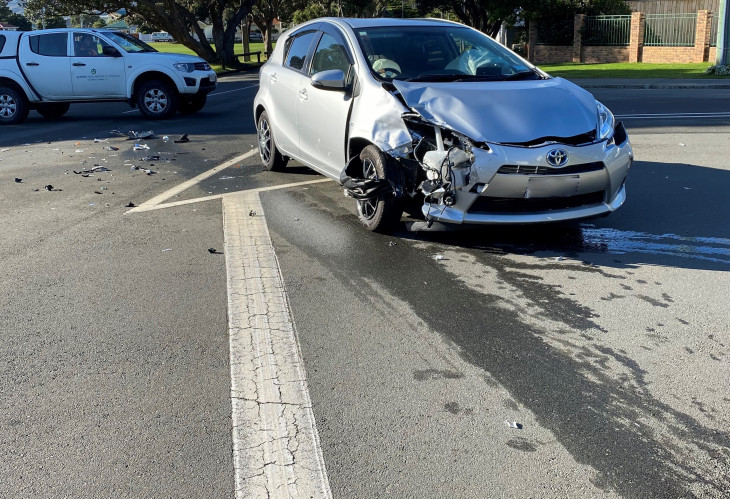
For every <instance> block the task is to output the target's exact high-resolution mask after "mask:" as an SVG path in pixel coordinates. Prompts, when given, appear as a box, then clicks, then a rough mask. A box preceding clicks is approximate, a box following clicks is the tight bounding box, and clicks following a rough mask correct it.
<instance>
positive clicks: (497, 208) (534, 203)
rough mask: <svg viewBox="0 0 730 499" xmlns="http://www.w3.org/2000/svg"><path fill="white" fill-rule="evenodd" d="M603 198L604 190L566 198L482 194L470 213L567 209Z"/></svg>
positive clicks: (589, 203) (591, 203)
mask: <svg viewBox="0 0 730 499" xmlns="http://www.w3.org/2000/svg"><path fill="white" fill-rule="evenodd" d="M603 198H604V195H603V191H596V192H591V193H588V194H579V195H577V196H570V197H566V198H495V197H489V196H481V197H480V198H478V199H477V200H476V201H475V202H474V204H473V205H471V208H469V213H495V212H499V213H510V212H519V213H526V212H540V211H550V210H565V209H568V208H579V207H581V206H590V205H595V204H599V203H603Z"/></svg>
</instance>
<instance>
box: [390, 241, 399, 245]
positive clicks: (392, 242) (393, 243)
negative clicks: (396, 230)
mask: <svg viewBox="0 0 730 499" xmlns="http://www.w3.org/2000/svg"><path fill="white" fill-rule="evenodd" d="M397 244H398V243H396V242H395V241H389V242H388V246H396V245H397Z"/></svg>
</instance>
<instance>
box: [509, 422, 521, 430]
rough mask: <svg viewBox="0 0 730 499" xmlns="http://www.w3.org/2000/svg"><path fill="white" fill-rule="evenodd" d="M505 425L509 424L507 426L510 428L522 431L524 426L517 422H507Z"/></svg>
mask: <svg viewBox="0 0 730 499" xmlns="http://www.w3.org/2000/svg"><path fill="white" fill-rule="evenodd" d="M505 423H506V424H507V426H509V427H510V428H513V429H515V430H521V429H522V424H520V423H518V422H516V421H505Z"/></svg>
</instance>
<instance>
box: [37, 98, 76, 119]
mask: <svg viewBox="0 0 730 499" xmlns="http://www.w3.org/2000/svg"><path fill="white" fill-rule="evenodd" d="M70 107H71V104H69V103H68V102H53V103H51V104H38V106H37V107H36V111H38V114H40V115H41V116H43V117H44V118H47V119H49V120H57V119H58V118H60V117H61V116H63V115H64V114H66V113H67V112H68V109H69V108H70Z"/></svg>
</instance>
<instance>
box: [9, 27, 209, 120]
mask: <svg viewBox="0 0 730 499" xmlns="http://www.w3.org/2000/svg"><path fill="white" fill-rule="evenodd" d="M216 84H217V78H216V74H215V72H214V71H213V70H212V69H211V68H210V65H209V64H208V63H207V62H205V61H204V60H203V59H200V58H198V57H195V56H191V55H181V54H170V53H163V52H158V51H156V50H155V49H153V48H152V47H150V46H149V45H147V44H146V43H143V42H140V41H139V40H137V39H136V38H134V37H133V36H130V35H128V34H125V33H121V32H116V31H111V30H104V29H99V30H97V29H74V28H71V29H48V30H38V31H26V32H20V31H0V125H1V124H10V123H20V122H22V121H24V120H25V118H26V117H27V116H28V112H29V111H30V110H31V109H35V110H36V111H38V112H39V113H40V114H42V115H43V116H45V117H47V118H59V117H61V116H63V114H65V113H66V111H68V109H69V105H70V104H72V103H77V102H100V101H101V102H104V101H123V102H129V104H130V105H131V106H132V107H137V108H139V110H140V111H141V112H142V114H143V115H145V116H146V117H147V118H150V119H162V118H169V117H171V116H172V115H173V114H174V113H175V112H176V111H180V112H181V113H195V112H198V111H200V110H201V109H202V108H203V106H205V101H206V97H207V95H208V93H209V92H211V91H212V90H214V89H215V87H216Z"/></svg>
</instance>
